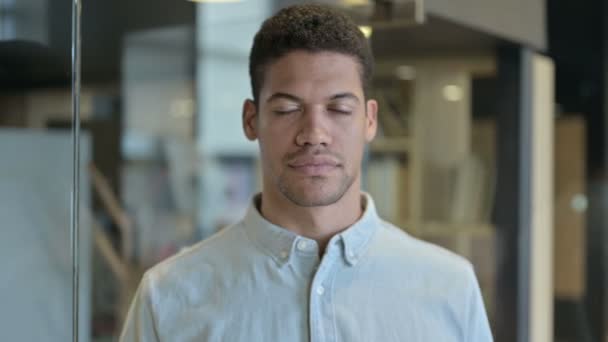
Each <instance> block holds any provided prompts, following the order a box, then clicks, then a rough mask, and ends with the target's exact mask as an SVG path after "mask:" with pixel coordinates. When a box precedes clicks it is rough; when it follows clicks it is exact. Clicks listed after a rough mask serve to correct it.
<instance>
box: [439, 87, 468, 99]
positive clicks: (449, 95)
mask: <svg viewBox="0 0 608 342" xmlns="http://www.w3.org/2000/svg"><path fill="white" fill-rule="evenodd" d="M443 97H444V98H445V99H446V100H448V101H450V102H458V101H461V100H462V99H463V98H464V90H462V88H461V87H460V86H457V85H453V84H450V85H446V86H445V87H443Z"/></svg>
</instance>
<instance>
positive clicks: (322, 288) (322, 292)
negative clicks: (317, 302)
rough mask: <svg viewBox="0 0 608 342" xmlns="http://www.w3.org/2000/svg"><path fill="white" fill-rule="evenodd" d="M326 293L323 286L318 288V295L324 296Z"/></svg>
mask: <svg viewBox="0 0 608 342" xmlns="http://www.w3.org/2000/svg"><path fill="white" fill-rule="evenodd" d="M324 293H325V288H324V287H323V286H319V287H317V294H318V295H319V296H322V295H323V294H324Z"/></svg>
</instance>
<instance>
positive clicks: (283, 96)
mask: <svg viewBox="0 0 608 342" xmlns="http://www.w3.org/2000/svg"><path fill="white" fill-rule="evenodd" d="M278 99H287V100H291V101H294V102H298V103H302V102H303V101H302V99H301V98H299V97H297V96H295V95H291V94H288V93H280V92H279V93H274V94H272V96H270V97H269V98H268V99H267V100H266V102H272V101H274V100H278ZM340 99H351V100H354V101H357V102H359V98H358V97H357V95H355V94H353V93H350V92H346V93H339V94H336V95H332V96H331V97H330V98H329V100H330V101H334V100H340Z"/></svg>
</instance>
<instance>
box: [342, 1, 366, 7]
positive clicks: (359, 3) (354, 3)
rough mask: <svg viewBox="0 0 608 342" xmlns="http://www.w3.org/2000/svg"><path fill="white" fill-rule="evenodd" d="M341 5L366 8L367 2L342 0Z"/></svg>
mask: <svg viewBox="0 0 608 342" xmlns="http://www.w3.org/2000/svg"><path fill="white" fill-rule="evenodd" d="M342 3H343V4H344V5H347V6H367V5H369V0H342Z"/></svg>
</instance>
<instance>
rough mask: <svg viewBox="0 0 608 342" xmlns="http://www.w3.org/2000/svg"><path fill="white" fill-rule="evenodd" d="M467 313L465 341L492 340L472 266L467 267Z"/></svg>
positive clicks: (489, 341) (487, 341)
mask: <svg viewBox="0 0 608 342" xmlns="http://www.w3.org/2000/svg"><path fill="white" fill-rule="evenodd" d="M469 270H470V272H469V279H470V282H469V283H470V286H469V291H470V292H469V293H470V295H469V313H468V317H467V318H468V319H467V322H466V326H467V329H466V331H465V335H466V338H465V341H467V342H492V341H493V337H492V331H491V330H490V323H489V322H488V316H487V314H486V309H485V306H484V303H483V298H482V296H481V290H480V288H479V283H478V282H477V277H476V276H475V271H474V270H473V267H472V266H470V267H469Z"/></svg>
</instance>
